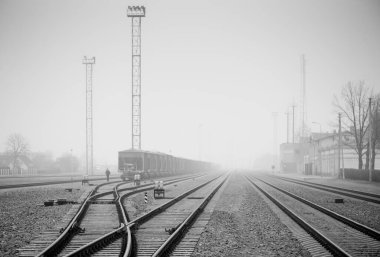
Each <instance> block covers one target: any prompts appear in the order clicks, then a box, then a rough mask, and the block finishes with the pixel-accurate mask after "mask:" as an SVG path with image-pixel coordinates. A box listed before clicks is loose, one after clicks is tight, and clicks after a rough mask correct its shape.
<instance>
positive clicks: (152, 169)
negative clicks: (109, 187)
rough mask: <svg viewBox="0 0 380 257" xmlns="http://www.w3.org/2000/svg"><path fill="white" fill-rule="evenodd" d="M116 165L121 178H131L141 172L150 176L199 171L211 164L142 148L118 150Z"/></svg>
mask: <svg viewBox="0 0 380 257" xmlns="http://www.w3.org/2000/svg"><path fill="white" fill-rule="evenodd" d="M118 165H119V172H121V173H122V175H121V176H122V178H123V179H125V178H129V179H131V178H132V177H133V176H134V175H135V174H141V176H142V178H150V177H156V176H162V175H165V174H167V175H169V174H181V173H193V172H201V171H207V170H209V169H210V168H211V166H212V165H211V164H210V163H207V162H202V161H195V160H189V159H184V158H178V157H174V156H172V155H168V154H165V153H160V152H149V151H143V150H125V151H120V152H119V164H118Z"/></svg>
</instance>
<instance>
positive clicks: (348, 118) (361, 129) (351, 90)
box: [334, 81, 371, 170]
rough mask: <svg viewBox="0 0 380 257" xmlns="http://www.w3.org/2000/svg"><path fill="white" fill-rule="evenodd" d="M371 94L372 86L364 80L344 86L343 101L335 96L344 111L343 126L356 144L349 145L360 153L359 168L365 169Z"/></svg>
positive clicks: (339, 107)
mask: <svg viewBox="0 0 380 257" xmlns="http://www.w3.org/2000/svg"><path fill="white" fill-rule="evenodd" d="M370 95H371V93H370V88H369V87H367V86H365V84H364V81H360V82H359V83H358V84H356V85H353V83H352V82H348V83H347V85H345V86H344V87H343V88H342V92H341V99H342V102H340V101H339V99H338V98H337V97H336V96H335V100H334V105H335V107H336V108H337V109H338V111H339V112H342V113H343V115H342V117H343V119H342V123H343V126H344V127H345V128H346V130H347V131H348V133H350V134H351V136H352V137H353V138H354V144H353V145H352V144H350V145H348V146H349V147H351V148H352V149H354V150H355V151H356V153H357V154H358V169H359V170H362V169H363V155H365V153H366V152H367V151H366V149H367V145H368V144H367V143H368V141H367V140H366V133H367V130H368V120H369V113H368V98H369V96H370Z"/></svg>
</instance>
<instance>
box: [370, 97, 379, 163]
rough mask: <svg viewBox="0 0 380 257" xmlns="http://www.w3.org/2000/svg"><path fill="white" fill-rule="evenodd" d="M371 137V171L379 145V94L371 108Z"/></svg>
mask: <svg viewBox="0 0 380 257" xmlns="http://www.w3.org/2000/svg"><path fill="white" fill-rule="evenodd" d="M371 126H372V129H371V130H372V131H371V132H372V135H371V156H372V159H371V163H370V165H371V170H374V169H375V160H376V148H377V147H379V144H380V94H378V95H377V96H376V97H375V98H374V102H373V106H372V122H371Z"/></svg>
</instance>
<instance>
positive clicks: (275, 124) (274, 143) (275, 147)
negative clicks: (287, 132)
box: [272, 112, 278, 171]
mask: <svg viewBox="0 0 380 257" xmlns="http://www.w3.org/2000/svg"><path fill="white" fill-rule="evenodd" d="M277 115H278V113H277V112H272V117H273V166H272V169H273V171H275V170H276V169H277V156H278V150H277V149H278V140H277V132H278V128H277Z"/></svg>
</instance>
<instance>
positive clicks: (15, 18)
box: [0, 0, 380, 168]
mask: <svg viewBox="0 0 380 257" xmlns="http://www.w3.org/2000/svg"><path fill="white" fill-rule="evenodd" d="M128 5H144V6H145V7H146V17H145V18H142V45H141V46H142V82H141V88H142V96H141V99H142V126H141V129H142V139H141V140H142V141H141V142H142V149H144V150H152V151H161V152H165V153H168V154H172V155H175V156H180V157H185V158H191V159H202V160H207V161H212V162H217V163H221V164H223V165H227V166H231V165H236V166H239V167H250V168H251V167H253V165H254V164H255V160H258V159H260V158H263V156H264V155H266V154H268V153H269V154H270V153H272V152H273V118H272V113H273V112H277V113H278V143H281V142H285V141H286V115H285V112H286V111H287V110H290V108H289V106H290V105H292V104H293V103H294V104H295V105H296V106H299V100H300V94H301V68H300V56H301V55H302V54H305V57H306V97H307V119H308V124H309V128H310V130H312V131H319V129H320V128H321V129H322V131H332V130H334V129H336V113H335V112H334V111H333V109H334V108H333V105H332V101H333V98H334V95H339V94H340V91H341V88H342V87H343V86H344V85H345V84H346V83H347V82H348V81H358V80H364V81H365V84H366V85H367V86H369V87H372V88H374V89H377V91H378V90H379V89H380V30H379V28H380V1H377V0H373V1H370V0H362V1H358V0H332V1H331V0H322V1H311V0H309V1H304V0H288V1H279V0H278V1H273V0H269V1H267V0H266V1H264V0H260V1H259V0H257V1H253V0H247V1H244V0H239V1H226V0H224V1H215V0H212V1H199V0H195V1H187V2H184V1H174V0H162V1H112V2H111V1H106V0H102V1H89V0H88V1H73V0H68V1H47V0H30V1H21V0H0V117H1V123H0V124H1V125H0V152H3V151H5V142H6V141H7V138H8V137H9V135H10V134H13V133H19V134H21V135H23V136H24V137H25V138H26V139H27V141H28V142H29V144H30V148H31V149H30V150H31V151H32V152H50V153H51V154H52V155H53V156H55V157H58V156H60V155H62V154H65V153H66V154H67V153H70V154H72V155H75V156H78V157H80V158H83V157H84V156H85V152H86V123H85V117H86V113H85V106H86V101H85V99H86V96H85V92H86V91H85V89H86V88H85V66H84V65H83V64H82V59H83V56H84V55H87V56H88V57H92V56H95V57H96V64H95V65H94V70H93V122H94V123H93V128H94V131H93V135H94V158H95V163H96V164H105V165H111V164H114V165H116V164H117V152H118V151H121V150H125V149H129V148H131V20H130V19H129V18H127V16H126V9H127V7H128ZM296 109H297V107H296ZM296 111H297V112H298V110H296ZM297 115H298V113H297ZM296 122H298V117H296ZM312 122H315V123H312ZM317 123H319V124H320V126H319V125H318V124H317Z"/></svg>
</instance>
